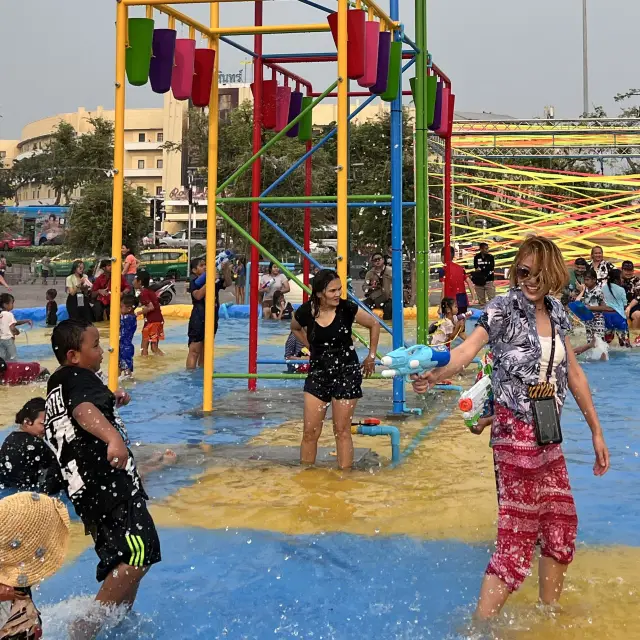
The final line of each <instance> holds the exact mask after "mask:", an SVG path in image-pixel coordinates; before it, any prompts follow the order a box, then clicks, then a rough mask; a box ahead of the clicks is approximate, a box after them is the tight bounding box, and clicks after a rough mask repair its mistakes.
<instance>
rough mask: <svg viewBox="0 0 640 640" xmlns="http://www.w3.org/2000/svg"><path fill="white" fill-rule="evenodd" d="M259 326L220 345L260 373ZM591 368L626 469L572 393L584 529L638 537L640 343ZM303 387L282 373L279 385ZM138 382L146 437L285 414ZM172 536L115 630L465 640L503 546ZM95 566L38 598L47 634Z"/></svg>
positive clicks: (174, 335)
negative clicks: (605, 457) (207, 408)
mask: <svg viewBox="0 0 640 640" xmlns="http://www.w3.org/2000/svg"><path fill="white" fill-rule="evenodd" d="M286 333H287V330H286V327H285V326H283V325H280V324H275V323H265V325H264V327H263V328H262V329H261V336H263V337H267V336H270V335H282V342H283V343H284V339H285V338H286ZM246 336H247V323H246V322H243V321H233V322H223V323H222V324H221V330H220V333H219V336H218V337H219V343H221V344H225V343H228V344H241V345H243V349H242V350H241V351H238V352H234V353H232V354H230V355H228V356H225V357H224V358H219V359H218V360H217V363H216V365H217V367H218V369H219V370H220V371H243V370H246V359H247V354H246V350H245V348H244V345H245V344H246ZM168 338H169V340H175V341H179V340H184V335H183V329H182V328H181V329H180V330H178V329H175V330H172V331H171V332H170V335H169V336H168ZM48 349H49V347H47V346H44V347H35V346H34V347H33V350H34V353H45V354H46V355H48V354H49V353H50V351H48ZM281 355H282V347H281V346H278V345H270V346H261V347H260V357H265V358H277V357H281ZM280 369H281V367H277V366H276V367H269V368H265V370H270V371H278V370H280ZM585 370H586V372H587V375H588V377H589V381H590V384H591V388H592V390H593V392H594V395H595V401H596V406H597V407H598V410H599V413H600V416H601V420H602V423H603V427H604V429H605V434H606V437H607V443H608V445H609V448H610V451H611V457H612V470H611V472H610V473H609V474H608V475H607V476H606V477H605V478H602V479H596V478H594V477H593V475H592V466H593V453H592V450H591V440H590V434H589V430H588V428H587V426H586V424H585V422H584V420H583V419H582V417H581V414H580V412H579V410H578V408H577V407H576V405H575V403H574V402H573V400H569V401H568V402H567V405H566V407H565V411H564V413H563V431H564V437H565V444H564V450H565V453H566V456H567V460H568V464H569V473H570V476H571V481H572V485H573V488H574V491H575V497H576V502H577V506H578V514H579V517H580V530H579V538H580V541H581V542H583V543H587V544H604V545H613V544H625V545H632V546H637V545H638V536H637V531H638V528H639V527H640V518H639V515H638V509H637V505H638V504H639V503H640V433H639V432H638V429H637V406H636V405H637V400H636V398H635V397H634V389H635V388H636V386H637V385H636V383H635V381H637V380H638V379H640V353H637V352H631V353H625V354H620V353H614V354H613V355H612V358H611V360H610V361H609V362H607V363H600V362H598V363H589V364H586V365H585ZM239 384H244V383H239V382H238V381H218V382H216V385H215V393H216V398H217V399H218V400H219V399H220V398H222V397H223V396H224V395H225V394H227V393H228V392H230V391H232V390H234V389H238V385H239ZM300 385H301V383H300V382H275V383H271V382H269V388H273V389H274V393H278V392H284V393H286V390H287V389H291V388H299V387H300ZM132 391H133V396H134V402H133V403H132V405H130V406H129V407H127V408H126V409H125V410H124V411H123V417H124V418H125V420H126V422H127V424H128V426H129V431H130V435H131V437H132V439H133V440H134V441H136V440H139V441H144V442H163V443H175V442H202V441H206V442H211V443H241V442H244V441H246V440H248V439H250V438H251V437H253V436H255V435H257V434H258V433H260V432H261V431H262V430H263V429H265V428H269V427H272V426H274V425H275V424H278V423H279V422H281V420H280V419H279V418H277V417H276V416H274V415H272V414H270V415H269V416H268V417H264V418H263V416H262V415H261V413H260V406H257V407H256V411H255V418H254V419H250V420H247V419H246V418H234V417H233V416H230V415H227V414H226V413H225V415H217V416H216V415H215V413H214V415H213V416H212V417H210V418H206V419H201V418H196V417H194V416H192V415H191V414H189V413H186V412H187V411H189V410H190V409H192V408H193V407H194V406H196V405H198V403H199V402H200V398H201V394H202V376H201V374H198V373H194V374H187V373H180V374H171V375H167V376H160V377H159V378H157V379H156V380H154V381H151V382H143V383H137V384H136V385H135V387H134V389H133V390H132ZM249 401H250V400H247V402H249ZM278 402H279V404H280V406H282V412H283V415H284V416H286V417H289V418H290V417H294V416H296V415H299V412H300V407H299V406H297V405H295V406H291V407H288V406H287V403H286V401H283V399H279V400H278ZM207 432H208V433H207ZM487 455H490V453H489V451H487ZM190 476H191V472H190V471H189V470H179V471H171V472H167V473H164V472H163V474H162V475H161V476H156V477H155V478H154V477H153V476H152V477H151V478H149V481H148V482H147V484H148V488H149V492H150V494H151V495H153V496H155V497H162V496H166V495H168V494H171V493H173V492H175V490H176V489H177V488H178V487H180V486H184V485H185V484H187V483H190V482H191V481H192V480H191V479H190ZM425 508H427V505H426V506H425ZM161 539H162V543H163V548H164V560H163V562H162V563H161V564H160V565H158V566H157V567H154V569H153V570H152V571H151V572H150V574H149V576H148V577H147V578H145V581H144V586H143V588H142V589H141V592H140V597H139V599H138V602H137V604H136V611H137V613H138V615H137V616H132V617H130V618H128V619H127V620H126V621H125V622H124V624H123V625H121V626H120V627H119V628H118V629H117V631H113V632H111V634H106V635H105V636H104V637H110V638H116V637H118V638H131V639H133V638H161V639H163V638H186V637H193V638H196V637H203V638H214V637H229V638H266V637H283V638H292V637H305V638H311V637H313V638H354V637H380V638H412V639H414V638H415V639H417V638H423V637H431V638H447V637H449V638H453V637H456V636H457V633H456V630H457V629H458V628H459V627H460V626H461V625H462V624H463V622H464V620H465V618H466V616H467V614H468V611H469V607H470V606H471V603H472V602H473V601H474V599H475V597H476V593H477V588H478V585H479V582H480V579H481V576H482V572H483V570H484V567H485V565H486V562H487V559H488V553H489V543H488V542H487V544H485V545H479V546H470V545H467V544H463V543H460V542H456V541H446V542H430V541H414V540H411V539H409V538H406V537H395V538H365V537H359V536H354V535H347V534H335V535H326V536H285V535H281V534H276V533H270V532H258V531H235V530H228V531H227V530H225V529H224V523H220V529H219V530H215V531H211V530H198V529H194V530H191V529H165V530H162V531H161ZM95 564H96V558H95V555H94V553H93V550H92V549H90V550H88V551H87V552H85V553H84V554H82V556H81V557H80V558H79V559H78V561H77V562H75V563H74V564H73V565H71V566H68V567H65V568H64V570H63V571H61V572H60V573H59V574H58V575H57V576H55V577H54V578H53V579H51V580H50V581H47V582H46V583H45V585H44V586H43V587H42V589H41V592H40V594H39V595H38V598H37V599H38V602H39V603H41V604H44V605H45V618H46V621H47V632H48V633H47V636H46V637H51V638H53V639H54V640H57V639H58V638H64V637H65V632H64V628H65V624H66V622H65V621H66V620H67V619H70V618H71V617H72V615H73V614H74V612H75V611H76V610H77V609H78V608H79V607H81V606H82V603H77V602H76V601H72V602H71V603H69V602H67V601H68V599H69V598H70V597H72V596H81V595H87V596H89V595H93V594H94V593H95V590H96V588H97V583H96V582H95V581H94V571H95ZM61 600H63V601H65V602H62V603H60V601H61Z"/></svg>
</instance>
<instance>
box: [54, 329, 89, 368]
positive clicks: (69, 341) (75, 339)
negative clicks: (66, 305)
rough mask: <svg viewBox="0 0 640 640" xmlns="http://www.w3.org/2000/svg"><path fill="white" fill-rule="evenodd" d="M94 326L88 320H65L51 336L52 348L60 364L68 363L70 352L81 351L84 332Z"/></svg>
mask: <svg viewBox="0 0 640 640" xmlns="http://www.w3.org/2000/svg"><path fill="white" fill-rule="evenodd" d="M92 326H93V325H92V324H91V323H90V322H88V321H87V320H63V321H62V322H60V323H59V324H58V325H56V327H55V329H54V330H53V333H52V334H51V347H52V348H53V353H54V354H55V356H56V360H57V361H58V362H59V363H60V364H65V363H66V362H67V353H69V351H80V348H81V347H82V337H83V336H84V332H85V331H86V330H87V329H88V328H89V327H92Z"/></svg>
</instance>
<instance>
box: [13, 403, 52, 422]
mask: <svg viewBox="0 0 640 640" xmlns="http://www.w3.org/2000/svg"><path fill="white" fill-rule="evenodd" d="M45 405H46V401H45V399H44V398H31V400H29V401H28V402H26V403H25V405H24V407H22V409H20V411H18V413H16V424H22V423H23V422H24V421H25V420H28V421H29V422H31V423H33V422H35V421H36V420H37V419H38V415H39V414H41V413H42V412H43V411H44V409H45Z"/></svg>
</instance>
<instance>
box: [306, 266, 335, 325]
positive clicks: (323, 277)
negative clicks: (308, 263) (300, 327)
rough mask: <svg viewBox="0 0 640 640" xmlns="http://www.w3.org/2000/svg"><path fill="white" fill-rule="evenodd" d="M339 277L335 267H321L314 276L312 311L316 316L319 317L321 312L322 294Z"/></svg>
mask: <svg viewBox="0 0 640 640" xmlns="http://www.w3.org/2000/svg"><path fill="white" fill-rule="evenodd" d="M339 279H340V278H339V276H338V274H337V273H336V272H335V271H334V270H333V269H321V270H320V271H318V273H317V274H316V275H315V276H314V277H313V282H312V284H311V311H312V312H313V317H314V318H317V317H318V314H319V313H320V301H319V300H318V298H319V296H320V294H321V293H324V292H325V291H326V289H327V287H328V286H329V285H330V284H331V283H332V282H333V281H334V280H339Z"/></svg>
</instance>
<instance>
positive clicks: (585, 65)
mask: <svg viewBox="0 0 640 640" xmlns="http://www.w3.org/2000/svg"><path fill="white" fill-rule="evenodd" d="M582 100H583V105H582V106H583V109H582V115H584V116H586V115H587V114H588V113H589V44H588V23H587V0H582Z"/></svg>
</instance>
